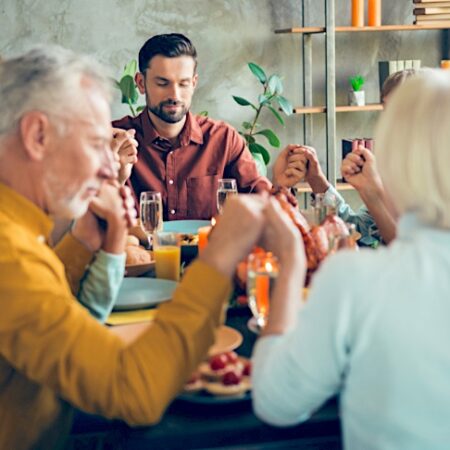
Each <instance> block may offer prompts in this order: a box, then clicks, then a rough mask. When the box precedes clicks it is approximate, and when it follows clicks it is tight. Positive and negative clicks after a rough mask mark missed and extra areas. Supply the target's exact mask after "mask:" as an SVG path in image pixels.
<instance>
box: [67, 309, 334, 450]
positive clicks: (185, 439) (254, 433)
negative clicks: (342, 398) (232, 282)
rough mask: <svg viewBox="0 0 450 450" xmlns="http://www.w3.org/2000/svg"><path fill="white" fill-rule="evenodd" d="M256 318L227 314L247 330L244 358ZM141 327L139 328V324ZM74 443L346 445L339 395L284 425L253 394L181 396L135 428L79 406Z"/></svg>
mask: <svg viewBox="0 0 450 450" xmlns="http://www.w3.org/2000/svg"><path fill="white" fill-rule="evenodd" d="M251 317H252V316H251V313H250V310H249V309H248V308H247V307H234V308H230V309H229V310H228V314H227V319H226V325H227V326H229V327H232V328H234V329H236V330H238V331H239V332H240V333H241V334H242V337H243V340H242V344H241V345H240V346H239V347H238V348H237V349H236V352H237V353H238V354H239V355H241V356H244V357H250V356H251V351H252V348H253V346H254V344H255V341H256V339H257V335H256V334H255V333H254V332H253V331H251V330H250V329H249V327H248V321H249V320H250V319H251ZM123 330H127V328H123ZM136 330H138V331H137V332H139V327H136ZM120 333H122V334H123V331H121V332H120V331H119V334H120ZM274 382H276V380H274ZM70 442H71V445H72V447H71V448H73V449H77V448H90V447H89V444H88V443H89V442H91V445H95V447H92V448H96V449H97V448H103V449H107V448H108V449H110V448H111V449H114V450H119V449H124V450H125V449H126V450H138V449H207V448H208V449H212V448H214V449H226V448H229V449H263V448H264V449H282V448H283V449H284V448H286V449H315V450H318V449H324V450H325V449H327V450H330V449H331V450H333V449H340V448H342V437H341V427H340V420H339V412H338V402H337V399H331V400H330V401H328V402H327V403H326V404H325V405H323V406H322V407H321V408H320V409H318V410H317V411H316V412H315V413H314V414H313V415H312V416H311V418H310V419H309V420H308V421H306V422H304V423H302V424H299V425H296V426H292V427H284V428H279V427H273V426H270V425H267V424H265V423H263V422H262V421H260V420H259V419H258V418H257V417H256V416H255V415H254V413H253V411H252V405H251V395H246V396H244V397H243V398H240V399H239V398H236V399H229V400H223V399H221V400H218V401H214V400H213V399H212V400H211V401H208V402H200V403H199V402H193V401H191V400H189V398H188V399H186V398H184V399H183V396H182V395H181V396H180V397H179V398H176V399H175V400H174V401H173V402H172V404H171V405H170V406H169V407H168V409H167V411H166V412H165V414H164V416H163V418H162V419H161V421H160V422H159V423H158V424H156V425H153V426H149V427H138V428H132V427H128V426H127V425H126V424H124V423H123V422H121V421H108V420H105V419H103V418H100V417H96V416H91V415H89V414H85V413H82V412H80V411H77V412H76V415H75V420H74V425H73V429H72V433H71V436H70ZM77 442H78V444H77ZM92 442H94V444H92ZM80 443H81V444H80Z"/></svg>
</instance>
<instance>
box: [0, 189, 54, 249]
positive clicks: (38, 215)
mask: <svg viewBox="0 0 450 450" xmlns="http://www.w3.org/2000/svg"><path fill="white" fill-rule="evenodd" d="M0 211H1V212H2V213H3V214H5V215H6V216H8V217H9V218H10V219H11V220H12V221H13V222H15V223H17V224H18V225H21V226H23V227H24V228H27V229H28V230H29V231H30V233H32V234H33V235H35V236H36V238H37V239H38V240H40V241H42V242H44V241H47V242H48V240H49V236H50V233H51V231H52V229H53V221H52V220H51V219H50V217H49V216H48V215H47V214H46V213H45V212H44V211H42V209H40V208H39V207H38V206H36V205H35V204H34V203H33V202H31V201H30V200H28V199H27V198H25V197H24V196H22V195H20V194H19V193H18V192H16V191H14V190H13V189H11V188H9V187H8V186H6V185H5V184H3V183H0Z"/></svg>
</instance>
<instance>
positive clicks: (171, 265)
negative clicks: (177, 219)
mask: <svg viewBox="0 0 450 450" xmlns="http://www.w3.org/2000/svg"><path fill="white" fill-rule="evenodd" d="M153 257H154V258H155V270H156V278H165V279H166V280H174V281H178V280H179V279H180V264H181V247H180V235H179V234H178V233H173V232H170V231H157V232H155V233H154V234H153Z"/></svg>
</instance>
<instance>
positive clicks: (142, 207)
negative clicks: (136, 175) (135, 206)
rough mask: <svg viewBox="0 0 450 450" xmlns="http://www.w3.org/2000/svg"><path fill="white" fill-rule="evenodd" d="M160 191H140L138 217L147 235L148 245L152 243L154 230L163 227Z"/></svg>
mask: <svg viewBox="0 0 450 450" xmlns="http://www.w3.org/2000/svg"><path fill="white" fill-rule="evenodd" d="M162 211H163V210H162V200H161V192H156V191H145V192H141V198H140V203H139V217H140V220H141V226H142V228H143V229H144V231H145V234H146V235H147V238H148V242H149V244H150V246H151V245H152V235H153V233H154V232H155V231H161V230H162V227H163V215H162V214H163V212H162Z"/></svg>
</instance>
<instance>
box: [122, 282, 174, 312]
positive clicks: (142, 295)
mask: <svg viewBox="0 0 450 450" xmlns="http://www.w3.org/2000/svg"><path fill="white" fill-rule="evenodd" d="M177 284H178V283H177V282H176V281H172V280H162V279H161V280H160V279H157V278H124V279H123V281H122V286H121V287H120V290H119V294H118V295H117V301H116V304H115V305H114V311H126V310H130V309H141V308H148V307H149V306H155V305H158V304H159V303H162V302H166V301H168V300H171V299H172V294H173V291H174V290H175V288H176V287H177Z"/></svg>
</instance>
